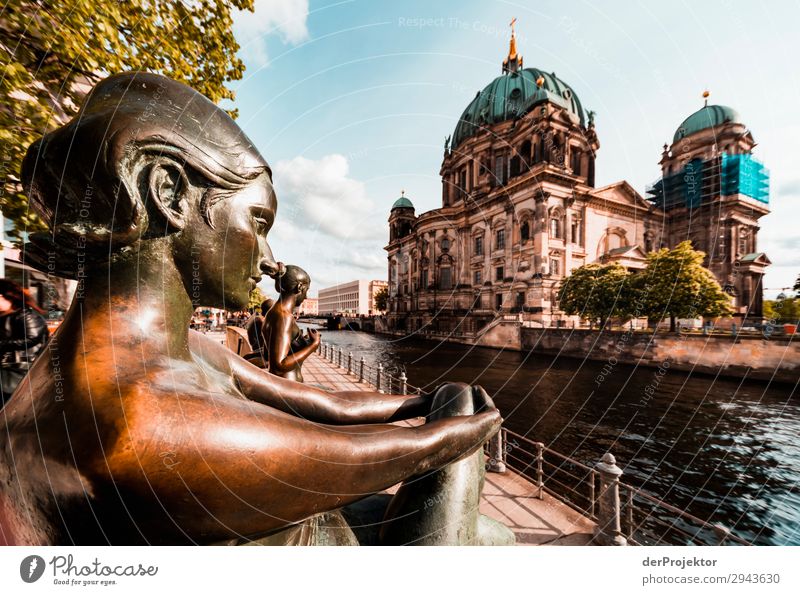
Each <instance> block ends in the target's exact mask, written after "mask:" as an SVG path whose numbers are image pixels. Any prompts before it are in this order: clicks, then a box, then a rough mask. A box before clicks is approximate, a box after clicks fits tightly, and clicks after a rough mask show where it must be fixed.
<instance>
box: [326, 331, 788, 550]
mask: <svg viewBox="0 0 800 595" xmlns="http://www.w3.org/2000/svg"><path fill="white" fill-rule="evenodd" d="M322 339H323V341H326V342H329V343H333V344H334V345H338V346H340V347H342V348H344V349H345V350H346V351H352V352H353V356H354V360H355V361H357V360H358V359H359V358H361V357H362V356H363V357H364V358H365V360H366V362H367V363H369V364H373V365H376V364H378V363H382V364H383V365H384V367H385V368H386V369H387V370H388V371H389V372H394V373H395V374H399V372H400V371H401V370H405V372H406V374H407V376H408V381H409V383H410V384H413V385H416V386H420V387H423V388H425V387H429V388H432V387H435V386H437V385H438V384H439V383H441V382H443V381H448V380H449V381H460V382H466V383H470V384H480V385H482V386H483V387H484V388H485V389H486V390H487V391H488V392H489V394H491V395H492V396H493V397H494V399H495V402H496V404H497V406H498V407H499V409H500V411H501V412H502V414H503V417H504V418H505V422H504V423H505V425H506V426H507V427H508V428H510V429H511V430H513V431H515V432H517V433H519V434H523V435H525V436H527V437H528V438H530V439H532V440H538V441H541V442H544V443H545V445H547V446H549V447H550V448H552V449H554V450H556V451H559V452H561V453H563V454H565V455H567V456H570V457H573V458H575V459H577V460H578V461H581V462H582V463H584V464H587V465H593V464H594V463H595V462H597V460H598V459H599V457H600V456H601V455H602V454H603V453H604V452H607V451H610V452H612V453H614V455H615V456H616V458H617V463H618V464H619V465H620V467H622V469H623V471H624V476H623V481H625V482H628V483H631V484H633V485H636V486H639V487H641V488H643V489H644V490H646V491H648V492H650V493H651V494H653V495H656V496H658V497H660V498H662V499H663V500H665V501H667V502H669V503H671V504H673V505H675V506H678V507H679V508H682V509H684V510H687V511H689V512H690V513H692V514H694V515H695V516H698V517H700V518H702V519H711V520H712V521H713V522H715V523H721V524H723V525H724V526H726V527H728V528H729V529H731V530H732V531H733V532H734V533H736V534H737V535H740V536H742V537H744V538H746V539H749V540H751V541H754V542H755V543H758V544H764V545H766V544H771V545H789V544H792V545H800V395H797V392H796V386H786V385H768V384H767V383H764V382H749V381H744V382H743V381H740V380H738V379H732V378H725V379H722V378H717V379H715V378H713V377H710V376H702V375H689V374H687V373H685V372H679V371H676V370H669V369H667V370H662V371H661V372H660V373H659V371H658V370H656V369H652V368H644V367H640V368H638V369H637V368H635V367H633V366H626V365H622V364H617V365H610V364H604V363H602V362H591V361H582V360H576V359H570V358H553V357H550V356H542V355H533V354H530V353H519V352H513V351H502V350H496V349H488V348H481V347H470V346H465V345H457V344H451V343H442V342H434V341H426V340H420V339H416V338H410V337H408V338H406V337H404V338H395V337H383V336H379V335H370V334H366V333H360V332H351V331H322Z"/></svg>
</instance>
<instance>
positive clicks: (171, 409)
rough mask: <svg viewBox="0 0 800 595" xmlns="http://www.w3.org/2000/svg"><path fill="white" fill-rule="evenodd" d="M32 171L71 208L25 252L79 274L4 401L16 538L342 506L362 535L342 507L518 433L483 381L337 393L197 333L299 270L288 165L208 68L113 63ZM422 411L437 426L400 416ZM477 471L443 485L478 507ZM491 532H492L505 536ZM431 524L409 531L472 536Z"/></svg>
mask: <svg viewBox="0 0 800 595" xmlns="http://www.w3.org/2000/svg"><path fill="white" fill-rule="evenodd" d="M22 174H23V175H22V179H23V186H24V190H25V191H26V192H27V194H28V196H29V198H30V206H31V208H32V209H33V210H34V211H35V212H36V213H37V214H39V216H40V217H41V218H42V220H43V221H44V222H45V223H46V224H47V225H48V227H49V231H48V232H45V233H42V234H35V235H33V236H31V238H30V242H29V244H27V245H26V249H25V258H26V259H27V261H28V262H32V263H38V264H39V266H42V267H45V270H48V271H51V272H54V273H56V274H58V275H61V276H65V277H69V278H73V279H78V281H79V284H78V289H77V292H76V295H75V298H74V301H73V303H72V305H71V307H70V309H69V312H68V313H67V315H66V318H65V320H64V322H63V324H62V325H61V326H60V327H59V329H58V330H57V332H56V333H55V335H54V336H53V338H52V339H51V341H50V343H49V344H48V345H47V347H46V349H44V350H43V352H42V353H41V355H40V356H39V358H38V359H37V361H36V362H35V364H34V365H33V367H32V369H31V370H30V372H29V374H28V375H27V376H26V377H25V379H24V380H23V381H22V383H21V384H20V386H19V388H18V389H17V391H16V393H15V394H14V398H13V399H11V401H10V403H9V404H8V405H7V406H6V407H5V408H4V409H3V411H2V413H0V419H2V421H0V424H2V426H3V427H2V434H1V435H0V522H2V524H3V526H2V530H3V534H4V535H5V536H6V539H7V540H9V541H10V542H11V543H16V544H26V545H34V544H35V545H46V544H64V545H69V544H139V543H149V544H181V543H189V544H192V543H198V544H210V543H219V542H222V541H226V540H241V539H243V538H246V539H256V538H259V537H262V536H267V537H266V541H265V542H266V543H327V542H330V540H328V541H326V536H327V535H330V534H329V533H326V526H327V525H330V526H332V527H335V528H336V529H337V530H338V531H340V532H341V533H347V532H348V527H347V525H346V523H344V522H343V520H342V517H341V515H338V513H337V511H338V510H339V509H341V508H342V507H344V506H346V505H348V504H350V503H354V502H357V501H360V500H362V499H364V498H366V497H367V496H370V495H372V494H375V493H377V492H380V491H382V490H384V489H386V488H388V487H389V486H392V485H394V484H397V483H399V482H403V481H406V480H408V481H407V483H406V484H405V486H404V488H405V491H406V492H407V494H406V500H407V501H408V492H412V495H413V491H414V486H415V484H416V482H417V479H416V478H420V477H421V478H423V479H424V478H425V477H428V478H430V477H434V476H436V475H437V474H438V473H444V474H445V475H446V474H447V473H449V470H451V469H454V468H456V467H454V466H453V463H454V462H456V461H459V462H458V463H456V466H462V467H463V464H464V463H467V464H473V463H474V462H475V461H477V460H478V457H479V456H480V448H481V445H482V444H483V443H484V442H485V441H486V440H487V439H489V437H490V436H492V435H493V434H494V433H495V432H497V431H498V429H499V427H500V423H501V418H500V415H499V413H498V411H497V409H496V408H495V407H494V405H493V403H492V401H491V399H490V398H489V397H488V396H487V395H486V393H485V392H484V391H483V390H482V389H480V388H477V387H473V388H470V387H466V386H464V385H446V386H444V387H442V388H440V389H439V390H438V391H437V392H436V393H435V395H433V396H399V395H384V394H377V393H363V392H358V393H348V392H339V393H330V392H325V391H322V390H319V389H315V388H313V387H310V386H305V385H303V384H300V383H297V382H293V381H291V380H286V379H284V378H280V377H277V376H275V375H272V374H269V373H267V372H266V371H264V370H262V369H259V368H257V367H255V366H253V365H251V364H249V363H247V362H245V361H244V360H243V359H241V358H239V357H238V356H236V355H235V354H234V353H233V352H231V351H228V350H227V349H226V348H225V347H223V346H222V345H219V344H216V343H214V342H213V341H212V340H210V339H208V338H206V337H205V336H204V335H202V334H200V333H197V332H194V331H192V332H190V331H189V329H188V326H189V320H190V318H191V316H192V312H193V310H194V308H195V306H198V305H203V306H210V307H220V308H226V309H228V310H237V309H240V308H243V307H244V306H245V305H246V304H247V301H248V294H249V292H250V291H251V290H252V289H253V287H255V284H256V283H257V282H258V281H259V280H260V279H261V277H262V275H263V274H267V275H270V276H273V277H274V276H276V275H278V274H279V273H280V272H281V266H280V265H279V264H278V263H276V262H275V261H274V259H273V256H272V253H271V251H270V248H269V246H268V244H267V233H268V231H269V230H270V228H271V227H272V224H273V222H274V220H275V216H276V211H277V200H276V197H275V193H274V191H273V187H272V180H271V171H270V168H269V166H268V165H267V163H266V161H265V160H264V159H263V158H262V157H261V155H260V154H259V153H258V151H257V150H256V148H255V147H254V146H253V144H252V143H251V141H250V140H249V139H248V138H247V137H246V136H245V135H244V134H243V133H242V131H241V130H240V129H239V128H238V126H237V125H236V124H235V123H234V122H233V120H231V119H230V118H229V117H228V115H227V114H226V113H225V112H224V111H223V110H221V109H219V108H218V107H217V106H215V105H214V104H213V103H211V102H210V101H208V100H207V99H206V98H204V97H203V96H202V95H200V94H199V93H197V92H195V91H194V90H192V89H190V88H189V87H187V86H184V85H182V84H179V83H176V82H174V81H172V80H169V79H167V78H164V77H161V76H158V75H153V74H145V73H125V74H120V75H114V76H111V77H109V78H107V79H105V80H104V81H102V82H100V83H99V84H98V85H97V86H96V87H95V88H94V89H93V90H92V91H91V93H90V94H89V96H88V97H87V99H86V101H85V103H84V105H83V106H82V108H81V111H80V113H79V114H78V116H77V117H76V118H75V119H73V120H72V121H71V122H69V123H68V124H66V125H65V126H63V127H61V128H59V129H57V130H55V131H54V132H51V133H49V134H47V135H45V136H44V137H43V138H42V139H40V140H39V141H37V142H36V143H34V144H33V145H32V146H31V147H30V148H29V150H28V153H27V156H26V158H25V161H24V164H23V172H22ZM440 405H441V407H440ZM432 406H433V407H434V408H433V409H432ZM454 407H455V408H454ZM418 416H428V420H427V421H426V423H425V424H424V425H419V426H416V427H407V426H401V425H396V424H393V423H392V422H396V421H398V420H404V419H409V418H414V417H418ZM480 473H482V469H481V470H480V472H479V473H474V474H473V475H472V476H469V477H468V480H469V481H471V484H472V485H473V487H475V486H474V484H476V483H479V481H480V477H479V475H480ZM426 474H427V475H426ZM442 477H444V476H442ZM459 477H461V480H462V481H463V474H462V475H460V476H459ZM481 477H482V476H481ZM423 483H424V481H420V485H422V484H423ZM445 483H446V482H445ZM459 485H460V484H458V482H451V483H450V484H446V485H444V486H442V485H441V484H440V485H439V486H438V487H436V488H426V489H442V488H444V489H443V490H442V494H445V495H443V496H442V498H441V502H442V503H443V504H442V505H443V506H447V507H450V510H451V511H454V513H455V514H456V517H455V520H456V521H458V520H459V519H458V516H457V515H458V511H459V508H458V507H459V506H461V507H462V508H463V507H464V506H467V507H469V506H472V508H474V506H473V504H474V502H472V501H470V500H469V494H467V492H468V491H469V490H467V492H465V491H464V490H460V491H459V489H460V488H459ZM406 486H407V487H406ZM475 489H478V490H479V489H480V488H479V487H475ZM412 499H413V498H412ZM399 509H402V502H400V503H398V504H397V505H396V506H394V507H392V506H390V511H393V512H392V514H394V515H395V516H392V517H387V524H386V526H387V527H388V529H387V530H386V535H385V536H384V540H383V541H382V543H399V542H403V540H404V539H405V537H404V536H403V526H402V524H403V523H405V521H403V520H402V515H397V514H396V512H397V510H399ZM337 515H338V516H337ZM473 516H474V515H473ZM441 518H442V519H445V518H447V519H448V522H450V523H452V522H453V519H454V517H453V515H452V514H451V515H450V516H448V515H443V516H442V517H441ZM465 518H466V517H465ZM331 519H332V520H331ZM398 519H399V520H398ZM473 521H474V519H472V517H470V518H469V519H467V520H465V521H463V522H470V523H473V524H475V523H474V522H473ZM421 522H422V523H425V522H436V519H433V521H431V519H427V520H425V519H423V520H422V521H421ZM398 523H401V525H400V526H398ZM326 524H327V525H326ZM479 525H480V524H479ZM392 526H393V527H394V529H395V530H391V528H392ZM476 526H478V525H476ZM494 529H496V528H494ZM481 531H483V525H480V526H479V527H478V532H477V533H476V532H475V531H473V532H472V533H471V534H472V535H473V537H474V540H473V541H472V542H474V543H485V542H497V541H498V539H497V533H496V532H495V533H494V534H491V535H490V534H489V533H491V531H490V532H488V533H487V534H486V535H484V534H483V533H481ZM412 533H413V535H412V537H411V538H410V539H408V540H406V542H425V541H424V540H419V539H416V537H414V535H418V534H420V533H422V535H423V537H424V536H426V535H427V536H430V535H433V536H434V538H433V541H431V540H428V541H427V542H435V543H448V541H447V540H448V539H450V538H448V537H446V536H444V533H442V534H441V535H442V538H441V539H439V538H437V537H436V536H437V535H439V533H437V529H436V528H433V529H430V530H429V529H428V528H426V527H422V531H421V532H420V531H419V530H415V531H412ZM304 535H305V537H304ZM309 535H311V537H308V536H309ZM314 535H317V536H320V535H321V536H322V537H323V538H317V537H314ZM501 540H502V539H501ZM334 541H335V542H337V543H349V542H353V540H352V539H349V540H348V539H347V538H342V539H339V538H336V539H335V540H334ZM450 542H452V540H451V541H450Z"/></svg>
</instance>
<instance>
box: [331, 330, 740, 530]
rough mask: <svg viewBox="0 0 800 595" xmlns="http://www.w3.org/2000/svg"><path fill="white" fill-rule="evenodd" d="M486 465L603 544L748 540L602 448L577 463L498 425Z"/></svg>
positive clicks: (385, 378) (390, 385) (340, 357)
mask: <svg viewBox="0 0 800 595" xmlns="http://www.w3.org/2000/svg"><path fill="white" fill-rule="evenodd" d="M319 355H320V356H321V357H322V358H323V359H325V360H327V361H329V362H331V363H332V364H334V365H336V366H338V367H339V368H341V369H343V370H345V371H346V372H347V373H348V374H351V375H353V376H355V377H356V379H357V381H358V382H364V383H366V384H368V385H370V386H372V387H374V388H375V389H376V390H378V391H380V392H385V393H393V394H422V392H423V391H422V389H420V388H419V387H416V386H412V385H410V384H409V383H408V379H407V378H406V374H405V372H402V373H401V374H400V375H399V376H395V375H392V374H389V373H388V372H387V371H386V370H384V368H383V366H382V365H381V364H378V365H377V366H371V365H369V364H367V363H366V361H365V360H364V357H363V356H362V357H361V358H359V359H358V360H356V358H355V357H353V354H352V353H351V352H345V351H344V350H343V349H342V348H341V347H338V346H336V345H332V344H330V343H325V342H323V343H321V344H320V349H319ZM487 454H488V468H489V469H490V470H498V469H505V468H508V469H511V470H512V471H514V472H515V473H517V474H518V475H520V476H522V477H524V478H525V479H527V480H528V481H529V482H531V483H532V484H533V486H534V489H535V493H534V494H535V496H536V497H537V498H540V499H541V498H543V497H544V493H545V492H546V493H547V494H549V495H550V496H552V497H553V498H555V499H557V500H559V501H561V502H563V503H564V504H566V505H567V506H569V507H570V508H572V509H574V510H576V511H577V512H579V513H581V514H582V515H583V516H585V517H587V518H589V519H591V520H592V521H594V522H595V523H597V530H596V532H595V538H594V540H595V542H596V543H599V544H603V545H730V544H736V545H753V544H752V543H750V542H749V541H747V540H746V539H743V538H741V537H739V536H737V535H734V534H733V533H731V532H730V530H729V529H727V528H725V527H723V526H722V525H719V524H713V523H710V522H708V521H704V520H702V519H700V518H698V517H696V516H694V515H692V514H690V513H688V512H686V511H684V510H681V509H680V508H678V507H676V506H673V505H672V504H669V503H667V502H664V501H663V500H660V499H659V498H657V497H655V496H653V495H651V494H648V493H647V492H645V491H643V490H641V489H639V488H636V487H634V486H632V485H630V484H627V483H623V482H621V481H620V477H621V476H622V474H623V473H622V470H621V469H620V468H619V467H617V465H616V461H615V459H614V457H613V456H612V455H611V454H609V453H606V454H605V455H604V456H603V457H602V459H601V460H600V461H599V462H598V463H596V464H595V465H594V466H590V465H587V464H585V463H581V462H580V461H577V460H575V459H573V458H571V457H568V456H566V455H564V454H561V453H560V452H557V451H555V450H553V449H551V448H549V447H547V446H545V445H544V443H542V442H536V441H534V440H531V439H530V438H527V437H525V436H522V435H521V434H517V433H516V432H513V431H511V430H509V429H508V428H502V429H501V430H500V434H499V435H498V437H497V439H496V440H493V441H492V442H490V443H489V444H487Z"/></svg>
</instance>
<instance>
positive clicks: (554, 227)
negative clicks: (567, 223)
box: [550, 217, 561, 238]
mask: <svg viewBox="0 0 800 595" xmlns="http://www.w3.org/2000/svg"><path fill="white" fill-rule="evenodd" d="M550 237H551V238H561V219H559V218H558V217H551V218H550Z"/></svg>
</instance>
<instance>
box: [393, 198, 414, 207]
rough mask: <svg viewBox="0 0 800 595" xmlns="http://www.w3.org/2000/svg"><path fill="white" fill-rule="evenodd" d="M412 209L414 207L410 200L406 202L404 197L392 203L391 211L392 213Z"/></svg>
mask: <svg viewBox="0 0 800 595" xmlns="http://www.w3.org/2000/svg"><path fill="white" fill-rule="evenodd" d="M413 208H414V205H413V204H412V203H411V201H410V200H408V199H407V198H406V197H405V195H403V196H401V197H400V198H398V199H397V200H396V201H394V204H393V205H392V210H393V211H394V210H395V209H413Z"/></svg>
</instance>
